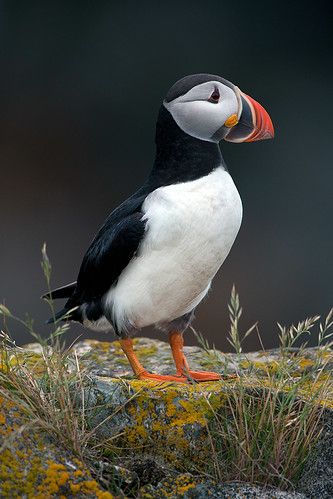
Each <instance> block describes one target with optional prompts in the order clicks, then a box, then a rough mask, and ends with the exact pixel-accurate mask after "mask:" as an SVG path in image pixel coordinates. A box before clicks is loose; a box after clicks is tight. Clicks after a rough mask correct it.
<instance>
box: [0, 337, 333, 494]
mask: <svg viewBox="0 0 333 499" xmlns="http://www.w3.org/2000/svg"><path fill="white" fill-rule="evenodd" d="M135 348H136V350H137V354H138V357H139V359H140V360H141V362H142V363H143V365H144V366H145V368H146V369H147V370H150V371H152V372H156V373H159V374H172V373H173V372H174V365H173V361H172V357H171V353H170V349H169V346H168V344H167V343H164V342H161V341H156V340H149V339H147V338H138V339H136V340H135ZM39 350H40V347H39V346H38V345H36V344H31V345H26V351H27V353H29V352H30V355H32V354H33V355H34V356H36V355H37V356H38V354H39ZM184 350H185V353H186V355H187V358H188V361H189V364H190V366H191V368H192V369H193V370H201V369H202V370H217V367H216V366H217V365H218V366H220V367H219V369H220V371H221V373H222V374H228V375H230V374H245V375H246V376H242V379H244V380H245V381H244V383H245V384H246V387H247V388H248V389H250V390H253V389H254V390H262V389H263V388H264V387H265V382H266V381H267V374H268V373H274V370H275V369H276V366H277V360H278V356H279V351H277V350H271V351H267V352H254V353H249V354H246V356H245V355H235V354H223V353H221V352H215V351H209V352H207V351H205V350H203V349H202V348H199V347H185V349H184ZM75 351H76V353H77V355H78V357H79V359H80V364H81V366H82V367H83V368H84V369H85V370H86V371H87V372H88V373H89V376H90V378H91V384H90V386H89V387H87V390H86V393H85V403H86V404H87V405H88V406H89V407H90V408H92V412H91V418H90V424H91V425H92V427H97V428H98V430H97V434H98V437H99V438H100V439H107V438H112V439H114V440H113V441H114V442H117V444H118V445H119V447H120V448H125V449H126V455H125V456H123V457H122V458H121V460H120V462H119V464H120V465H121V466H122V467H123V468H125V471H121V473H120V471H119V470H120V468H119V470H117V469H116V468H117V467H116V468H113V471H112V470H111V471H110V468H109V469H108V465H107V464H106V465H105V467H104V468H105V469H107V471H105V469H104V471H103V474H105V475H108V474H110V473H112V474H113V475H114V473H116V474H118V475H119V477H120V478H119V480H120V481H122V480H123V490H125V489H126V487H127V489H126V490H128V491H129V493H131V490H132V494H133V490H135V491H136V492H135V495H134V496H135V497H141V498H146V499H148V498H149V499H150V498H164V497H169V498H175V499H176V498H181V497H185V498H187V497H188V498H190V497H191V498H192V497H193V498H204V497H205V498H206V497H209V496H211V497H230V498H238V497H239V498H240V497H242V498H243V497H249V498H250V497H258V498H260V497H262V498H264V497H267V498H273V497H276V498H280V497H281V498H283V497H286V498H287V497H290V498H295V499H296V498H301V497H313V498H329V497H333V492H332V490H333V489H332V486H333V477H332V464H333V463H332V459H333V458H332V455H331V448H332V444H333V430H332V428H333V413H332V412H331V410H330V408H333V388H332V393H331V394H330V396H329V398H328V400H326V401H325V405H326V407H327V409H326V410H325V416H324V417H325V427H324V430H323V433H322V435H321V438H320V440H319V442H318V444H317V448H316V450H315V452H314V453H313V455H312V456H311V460H310V462H309V464H308V466H307V467H306V470H305V472H304V473H303V477H302V478H301V480H300V482H299V486H298V487H297V488H298V492H300V493H299V494H297V493H284V492H281V491H276V490H273V489H269V490H268V489H260V488H259V487H254V486H252V485H249V484H240V483H228V484H225V483H222V484H221V483H220V484H216V483H213V482H211V481H209V480H206V481H204V482H203V481H202V480H197V479H195V478H193V476H192V475H189V474H186V475H184V474H182V473H181V470H183V469H184V468H186V464H187V463H191V465H194V466H197V467H198V468H202V466H203V465H204V463H205V461H206V460H207V459H209V458H210V455H211V452H212V448H211V445H210V443H209V440H208V438H207V421H208V420H209V419H210V418H211V417H212V411H218V410H219V408H220V407H222V406H223V405H224V404H225V401H226V399H227V397H228V395H229V394H230V393H231V392H232V391H233V390H235V388H236V387H237V383H238V380H237V379H234V378H228V377H226V379H224V380H223V381H222V382H220V381H219V382H209V383H203V384H192V383H191V382H189V383H188V384H172V383H159V382H153V381H149V382H147V381H139V380H136V379H134V378H133V374H132V371H131V369H130V367H129V365H128V362H127V360H126V358H125V357H124V355H123V353H122V351H121V348H120V344H119V342H117V341H115V342H111V343H109V342H99V341H95V340H86V341H82V342H79V343H77V344H76V345H75ZM289 355H290V359H291V360H290V362H293V370H294V371H293V376H295V378H297V376H299V374H300V373H301V372H304V371H306V370H307V369H309V368H310V367H311V366H312V365H313V363H314V362H315V355H316V350H315V349H307V350H305V351H304V354H303V355H302V357H301V358H297V361H293V360H292V357H293V352H292V351H291V352H289ZM329 355H330V357H329V358H328V359H327V360H328V362H327V365H326V367H325V370H326V374H325V373H324V374H325V376H330V375H331V372H332V367H333V354H329ZM304 395H305V396H306V387H305V389H304ZM4 417H5V418H6V419H7V418H8V411H7V413H6V414H5V415H4ZM0 418H1V416H0ZM0 423H1V419H0ZM39 438H41V437H40V436H39ZM36 440H37V437H36ZM20 445H22V444H20ZM41 445H43V446H44V447H43V449H44V450H43V453H45V459H44V461H43V462H41V459H40V457H39V461H38V459H37V461H38V463H39V464H38V466H40V467H41V473H42V474H41V475H40V476H42V477H43V476H44V475H45V477H46V478H45V479H44V478H40V476H38V480H37V479H36V472H35V479H36V480H37V482H36V483H35V485H34V487H39V486H40V484H41V483H48V482H47V480H48V478H47V477H48V471H47V470H48V467H49V466H50V465H51V464H50V465H49V464H48V463H55V464H54V465H53V468H51V471H52V470H53V472H54V473H55V472H56V471H57V473H55V474H56V475H57V477H58V475H59V476H60V478H59V477H58V478H57V479H56V480H58V482H59V480H60V482H61V483H60V482H59V483H58V482H57V481H56V485H55V486H58V493H59V495H52V494H51V493H50V495H49V496H47V495H44V497H59V496H61V494H62V495H64V497H71V495H70V494H72V495H75V491H76V490H78V495H79V494H80V493H81V495H80V497H102V498H103V499H104V498H105V499H107V498H108V497H111V495H105V496H103V495H100V494H103V493H104V494H109V493H108V492H103V491H102V489H98V490H97V489H96V490H90V491H88V490H86V488H84V485H80V484H81V483H82V484H83V483H84V482H85V481H88V483H92V482H93V480H92V479H91V476H90V475H89V471H88V470H87V469H86V468H85V467H84V466H83V465H82V463H78V462H76V461H74V460H73V457H72V456H69V455H68V453H67V454H66V452H64V451H62V450H60V449H57V448H56V447H55V446H54V444H53V443H52V442H51V441H49V440H48V439H47V437H44V436H43V437H42V443H41ZM28 446H29V447H30V448H32V447H33V445H32V443H31V442H30V444H28ZM23 452H24V451H23ZM34 452H37V456H38V455H40V452H41V451H39V450H38V446H37V447H36V450H35V451H34ZM137 458H138V461H137V463H136V464H135V466H133V462H134V461H135V459H137ZM11 459H13V462H16V460H17V458H16V457H15V456H14V457H13V458H10V459H9V461H11ZM140 460H141V461H140ZM2 461H3V456H0V463H1V462H2ZM28 461H29V462H30V457H29V460H28ZM37 461H36V462H37ZM32 462H33V459H32ZM129 462H131V463H132V465H131V466H128V463H129ZM140 462H141V464H140ZM68 463H69V464H68ZM142 463H144V464H142ZM147 463H151V464H147ZM15 466H16V464H15ZM20 466H21V468H19V469H20V473H21V476H23V475H24V476H26V475H27V474H28V475H29V473H30V471H29V470H30V467H31V465H30V464H28V463H26V464H25V465H24V466H23V468H22V463H21V464H20ZM57 466H58V468H57V470H56V469H55V467H57ZM59 466H60V467H59ZM73 466H74V467H73ZM103 466H104V465H103ZM103 466H102V467H103ZM127 466H128V467H129V471H128V472H126V467H127ZM123 468H121V470H122V469H123ZM1 469H3V465H2V468H0V470H1ZM8 470H9V468H8ZM79 472H80V473H79ZM75 473H76V475H75ZM81 473H82V475H81ZM22 474H23V475H22ZM7 475H8V473H7ZM7 475H6V476H5V475H1V471H0V478H2V481H3V484H5V486H6V487H7V489H8V490H9V488H10V478H9V475H8V476H7ZM30 475H31V473H30ZM30 475H29V476H30ZM79 475H80V476H79ZM31 476H32V475H31ZM65 477H66V480H65ZM8 480H9V481H8ZM45 480H46V482H45ZM32 481H33V479H32ZM43 481H44V482H43ZM62 481H63V482H64V483H62ZM30 482H31V481H30ZM15 483H16V482H13V481H12V482H11V486H12V487H13V484H15ZM72 484H73V485H72ZM145 484H146V485H145ZM2 486H3V485H2ZM76 486H79V487H82V490H80V489H78V488H76ZM89 486H90V487H97V486H98V485H97V483H96V482H95V485H89ZM1 490H2V489H1V485H0V491H1ZM3 490H4V489H3ZM12 490H13V489H12ZM319 492H320V495H318V494H319ZM89 493H90V496H89ZM84 494H88V495H86V496H85V495H84ZM93 494H95V495H93ZM304 494H305V495H304ZM23 495H24V494H23ZM0 496H1V497H2V495H1V492H0ZM132 496H133V495H132ZM134 496H133V497H134ZM4 497H6V496H5V495H4ZM12 497H14V496H12ZM18 497H22V494H21V496H19V495H18ZM27 497H38V496H29V494H28V493H27Z"/></svg>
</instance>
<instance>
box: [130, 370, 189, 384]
mask: <svg viewBox="0 0 333 499" xmlns="http://www.w3.org/2000/svg"><path fill="white" fill-rule="evenodd" d="M137 377H138V378H139V379H151V380H153V381H172V382H175V381H176V382H177V383H188V379H187V378H186V377H185V376H168V375H163V374H152V373H149V372H147V371H143V372H141V373H139V374H138V375H137Z"/></svg>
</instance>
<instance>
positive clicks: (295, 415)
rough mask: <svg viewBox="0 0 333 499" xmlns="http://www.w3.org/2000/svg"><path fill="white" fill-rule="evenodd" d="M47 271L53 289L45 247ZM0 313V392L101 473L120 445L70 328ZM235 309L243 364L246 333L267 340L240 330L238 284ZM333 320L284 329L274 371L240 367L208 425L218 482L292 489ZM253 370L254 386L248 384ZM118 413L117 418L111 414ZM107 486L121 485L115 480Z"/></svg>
mask: <svg viewBox="0 0 333 499" xmlns="http://www.w3.org/2000/svg"><path fill="white" fill-rule="evenodd" d="M42 269H43V272H44V275H45V278H46V282H47V286H48V289H50V278H51V270H52V269H51V264H50V262H49V259H48V257H47V253H46V248H45V246H44V247H43V250H42ZM48 304H49V306H50V310H51V314H52V316H53V317H55V314H54V308H53V302H52V301H51V300H49V301H48ZM0 314H1V315H2V316H3V319H4V330H3V331H2V332H1V337H0V363H1V365H0V396H3V397H7V398H10V400H11V401H12V402H14V403H15V404H16V405H17V406H18V407H21V408H22V410H23V411H24V412H25V413H26V414H27V416H28V417H29V421H30V423H29V424H33V425H35V426H36V427H38V428H40V429H41V430H43V431H46V432H47V433H48V434H50V435H51V436H52V437H53V438H54V439H55V441H56V442H58V443H59V445H62V446H63V447H64V448H65V449H68V450H70V451H71V452H73V453H74V454H75V455H76V456H78V457H79V458H80V459H81V460H82V461H83V462H85V463H87V465H88V466H90V467H91V469H92V472H93V474H94V475H95V476H97V474H98V470H97V469H94V464H93V463H94V462H97V461H98V459H99V458H100V457H101V454H102V451H103V448H104V449H108V452H109V455H110V452H111V456H112V448H113V447H112V445H113V444H112V441H103V442H101V441H99V440H98V439H97V437H96V429H97V428H92V427H91V424H90V411H91V410H92V409H91V408H89V404H88V403H87V398H88V397H89V390H90V387H91V383H92V380H91V379H90V377H89V373H88V372H87V371H86V370H84V369H82V367H81V365H80V362H79V359H78V357H77V355H76V354H75V353H73V350H72V349H71V345H70V346H66V344H65V341H64V339H63V338H64V335H65V334H66V332H67V330H68V327H69V325H68V324H67V323H66V322H65V323H64V322H59V321H55V324H54V329H53V331H52V334H51V335H50V337H49V338H48V339H44V338H41V337H40V336H38V335H37V334H36V332H35V330H34V324H33V321H32V320H31V319H29V318H27V319H26V320H24V321H22V320H21V319H19V318H17V317H15V316H14V315H13V314H12V313H11V312H10V310H9V309H8V308H7V307H6V306H4V305H0ZM229 314H230V331H229V336H228V340H229V343H230V344H231V346H232V348H233V350H234V351H235V353H236V356H237V358H238V365H240V366H241V365H242V363H243V362H244V360H246V355H245V354H244V353H243V349H242V344H243V341H244V339H245V338H246V337H247V336H248V335H249V334H255V333H257V334H258V338H259V341H260V342H261V345H262V341H261V338H260V334H259V331H258V326H257V324H254V325H253V326H252V327H251V328H250V329H249V330H247V331H246V332H244V333H241V332H240V319H241V316H242V308H241V306H240V303H239V296H238V294H237V293H236V291H235V289H234V288H233V290H232V293H231V299H230V304H229ZM332 317H333V311H332V310H331V311H330V313H329V314H328V316H327V317H326V319H325V320H324V321H323V322H320V317H319V316H316V317H312V318H309V319H306V320H305V321H303V322H300V323H299V324H297V325H296V326H294V325H292V326H290V327H283V326H281V325H278V328H279V329H278V338H279V356H278V360H277V361H276V362H275V363H274V369H268V368H267V370H266V371H265V373H264V375H263V373H262V372H259V370H258V369H257V367H256V366H255V365H251V361H250V360H249V361H247V362H248V366H250V367H249V368H248V369H247V370H246V372H245V371H242V369H240V370H239V373H238V375H239V380H238V383H237V389H235V390H233V391H230V393H229V394H228V395H229V396H228V398H227V402H226V404H225V406H224V407H223V408H222V409H221V410H219V412H216V411H214V410H213V409H212V411H213V417H212V419H211V421H210V422H209V424H208V430H209V431H208V434H209V441H210V445H211V449H212V459H211V464H210V468H209V469H205V470H204V471H203V470H201V473H202V474H203V475H207V476H209V477H213V478H214V479H215V480H217V481H230V480H232V481H234V480H239V481H245V482H252V483H258V484H264V485H275V486H279V487H281V488H284V489H288V488H292V486H293V484H294V483H295V482H296V481H297V479H298V478H299V476H300V474H301V472H302V469H303V467H304V464H305V463H306V460H307V458H308V456H309V453H310V452H311V450H312V449H313V446H314V445H315V443H316V442H317V440H318V438H319V437H320V432H321V417H322V413H323V411H324V408H325V400H326V399H327V397H328V393H329V391H330V390H332V385H331V380H330V379H329V377H328V376H327V375H326V374H325V372H324V371H325V368H326V363H327V358H328V355H327V354H329V353H330V352H331V347H332V343H331V336H332V334H333V333H331V332H330V330H331V328H332V325H333V320H332ZM8 319H14V320H16V321H19V322H20V323H22V324H23V325H24V326H25V327H26V328H27V329H28V330H29V331H30V333H31V335H32V336H33V337H34V339H35V340H36V341H37V343H38V345H39V350H40V355H36V356H34V355H31V356H30V357H29V355H27V354H26V353H24V350H23V349H21V348H20V347H18V346H17V345H16V344H15V342H14V341H13V340H12V339H11V337H10V335H9V333H8V324H7V321H8ZM315 327H318V348H317V349H316V353H315V357H314V361H313V362H312V365H311V366H310V367H309V368H307V369H305V370H299V369H298V366H299V363H300V361H301V359H302V358H303V356H304V353H305V349H306V347H307V344H308V343H307V341H308V339H309V337H310V333H311V332H312V331H313V330H314V328H315ZM197 338H198V341H199V343H200V345H201V346H202V347H203V348H204V349H205V350H206V352H207V353H209V355H210V358H211V359H212V360H214V362H215V363H216V364H217V367H218V368H221V365H220V364H221V363H222V364H223V366H222V367H223V369H224V370H225V371H226V372H228V360H226V359H228V357H227V356H222V355H221V354H220V353H219V352H218V351H216V350H215V349H213V350H211V349H210V347H209V345H208V343H207V341H206V340H205V339H204V338H203V337H202V336H201V335H199V334H197ZM262 349H263V351H264V347H263V345H262ZM295 373H296V374H295ZM251 376H252V377H253V380H255V383H254V388H251V389H249V383H248V379H249V377H250V378H251ZM207 404H209V399H207ZM94 410H96V408H94ZM112 417H113V415H112V414H111V415H110V416H109V417H108V418H107V419H109V418H112ZM104 422H105V421H103V422H102V423H100V424H99V426H100V425H101V424H103V423H104ZM104 485H105V483H104ZM109 487H111V489H112V487H113V489H112V491H113V492H114V491H117V487H116V485H115V484H111V485H110V484H109Z"/></svg>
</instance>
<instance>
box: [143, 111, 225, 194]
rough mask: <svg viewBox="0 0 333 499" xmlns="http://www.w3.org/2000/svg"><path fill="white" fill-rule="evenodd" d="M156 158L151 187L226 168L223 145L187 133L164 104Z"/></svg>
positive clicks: (160, 113) (160, 116)
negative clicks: (221, 148) (220, 167)
mask: <svg viewBox="0 0 333 499" xmlns="http://www.w3.org/2000/svg"><path fill="white" fill-rule="evenodd" d="M155 143H156V156H155V162H154V166H153V169H152V171H151V173H150V175H149V177H148V179H147V184H148V185H149V187H150V188H157V187H161V186H164V185H170V184H176V183H179V182H189V181H191V180H196V179H198V178H201V177H204V176H205V175H208V174H209V173H211V172H212V171H213V170H215V169H216V168H217V167H219V166H222V167H223V168H225V169H226V166H225V163H224V161H223V158H222V154H221V151H220V148H219V145H218V144H217V143H215V142H208V141H204V140H199V139H196V138H195V137H191V135H188V134H187V133H185V132H183V131H182V130H181V129H180V128H179V126H178V125H177V124H176V122H175V121H174V119H173V117H172V116H171V114H170V113H169V111H168V110H167V109H166V108H165V107H164V106H163V105H162V106H161V108H160V111H159V115H158V119H157V124H156V136H155Z"/></svg>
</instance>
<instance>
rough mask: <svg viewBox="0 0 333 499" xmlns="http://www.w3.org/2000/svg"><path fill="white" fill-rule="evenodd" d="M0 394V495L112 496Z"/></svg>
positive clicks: (47, 497)
mask: <svg viewBox="0 0 333 499" xmlns="http://www.w3.org/2000/svg"><path fill="white" fill-rule="evenodd" d="M32 428H33V427H32V425H31V421H29V420H28V419H27V418H25V417H24V414H22V409H20V410H19V409H18V407H16V406H15V405H14V404H13V403H12V402H10V401H9V400H8V399H6V398H4V397H1V398H0V497H2V498H8V499H16V498H23V497H24V498H27V499H32V498H33V499H51V498H72V497H73V498H74V497H80V498H91V499H92V498H96V499H112V497H113V496H112V495H111V494H110V493H109V492H105V491H104V490H103V489H102V487H101V486H100V485H99V484H98V483H97V482H96V481H95V480H93V478H92V476H91V474H90V472H89V470H88V469H87V468H86V466H84V465H83V463H82V462H81V461H80V460H78V459H77V458H75V457H74V456H73V455H71V453H70V452H68V451H66V450H65V449H61V448H59V447H58V446H57V445H56V444H55V443H54V442H52V440H51V439H50V438H49V437H48V436H47V435H46V434H44V433H41V432H38V431H36V430H34V429H32Z"/></svg>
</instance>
